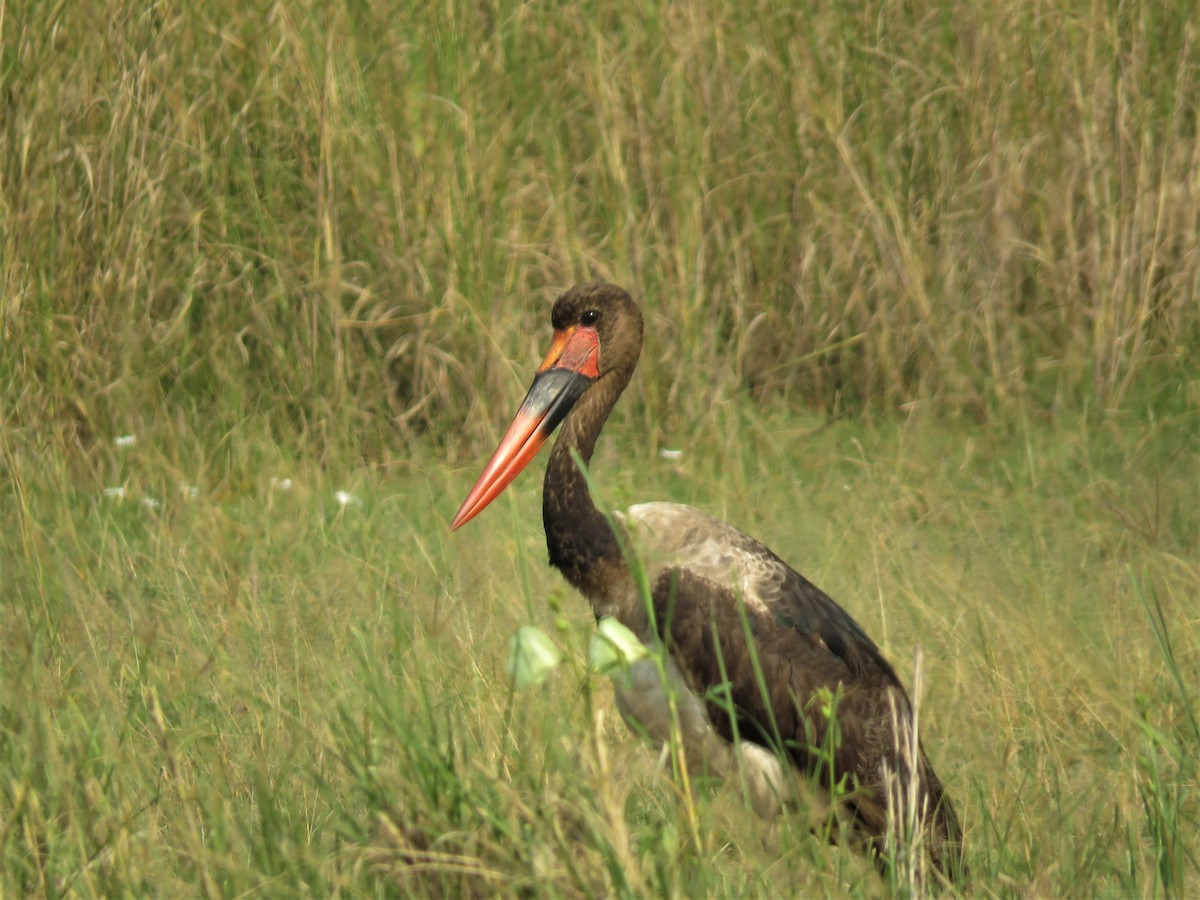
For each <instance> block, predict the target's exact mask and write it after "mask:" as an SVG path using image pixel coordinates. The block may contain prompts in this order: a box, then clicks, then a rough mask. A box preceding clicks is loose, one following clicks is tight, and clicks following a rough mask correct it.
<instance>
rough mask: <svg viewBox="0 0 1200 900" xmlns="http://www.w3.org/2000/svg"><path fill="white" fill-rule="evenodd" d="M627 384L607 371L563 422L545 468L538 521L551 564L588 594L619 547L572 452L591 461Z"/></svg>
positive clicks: (618, 556) (615, 557)
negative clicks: (598, 568)
mask: <svg viewBox="0 0 1200 900" xmlns="http://www.w3.org/2000/svg"><path fill="white" fill-rule="evenodd" d="M628 380H629V379H628V376H625V378H623V379H622V378H620V377H616V373H610V375H609V377H607V378H603V379H601V380H600V381H597V382H596V383H595V384H594V385H592V387H591V388H589V389H588V391H587V392H586V393H585V394H584V395H583V396H582V397H581V398H580V399H579V402H578V403H577V404H576V405H575V408H574V409H572V410H571V412H570V413H569V414H568V415H567V418H566V420H565V421H564V422H563V426H562V432H561V433H560V434H559V436H558V441H557V442H556V443H555V445H554V449H553V450H552V451H551V452H550V462H549V463H548V465H547V466H546V481H545V483H544V485H543V490H542V521H543V524H544V525H545V528H546V546H547V549H548V550H549V551H550V564H551V565H553V566H554V567H555V568H557V569H558V570H559V571H561V572H562V573H563V575H564V576H566V579H567V580H568V581H569V582H571V584H572V585H574V586H575V588H577V589H578V590H580V591H582V592H583V593H584V594H586V595H588V596H592V595H593V593H594V590H595V588H596V587H597V586H596V585H594V584H593V583H592V582H593V580H594V579H595V577H596V575H595V570H596V563H597V562H599V561H600V560H606V561H612V562H620V560H621V548H620V546H619V545H618V543H617V540H616V537H615V536H614V535H613V533H612V529H611V528H610V526H609V523H608V520H607V519H606V518H605V517H604V514H603V513H601V512H600V510H598V509H597V508H596V504H595V503H594V502H593V500H592V494H591V491H589V490H588V484H587V479H586V478H585V477H584V474H583V472H582V471H581V470H580V466H579V464H578V463H577V462H576V454H578V458H579V460H580V461H582V462H583V463H584V464H585V465H586V464H588V463H590V462H591V459H592V452H593V451H594V450H595V449H596V438H597V437H599V435H600V430H601V429H602V428H603V427H604V422H605V421H606V420H607V419H608V414H609V413H610V412H612V408H613V405H614V404H615V403H616V402H617V398H618V397H619V396H620V394H621V391H622V390H623V389H624V387H625V384H626V383H627V382H628Z"/></svg>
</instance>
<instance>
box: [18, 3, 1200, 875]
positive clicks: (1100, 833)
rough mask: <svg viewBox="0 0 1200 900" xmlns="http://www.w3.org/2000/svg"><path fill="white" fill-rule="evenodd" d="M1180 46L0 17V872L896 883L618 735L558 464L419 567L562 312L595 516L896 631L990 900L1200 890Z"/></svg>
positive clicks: (764, 20) (1049, 20) (1189, 182)
mask: <svg viewBox="0 0 1200 900" xmlns="http://www.w3.org/2000/svg"><path fill="white" fill-rule="evenodd" d="M1193 19H1194V16H1193V15H1191V10H1190V6H1189V4H1187V3H1179V2H1168V3H1158V4H1154V3H1137V2H1128V3H1087V4H1085V3H1075V2H1069V0H1041V2H1031V3H1025V4H1016V5H1013V4H1008V5H1004V4H968V3H961V2H960V3H951V4H947V5H944V6H942V7H939V8H936V9H926V8H924V7H922V6H921V5H919V4H918V5H912V4H903V3H897V2H892V0H882V2H879V3H875V4H832V5H831V4H808V5H802V4H782V3H773V2H765V0H764V2H758V3H751V4H640V5H639V4H614V3H608V2H600V3H596V4H591V5H590V6H587V7H579V8H576V7H571V6H567V7H556V6H553V5H538V4H525V5H502V4H495V3H484V4H479V3H475V4H456V3H453V2H451V3H440V4H412V5H404V4H378V3H339V2H332V3H321V4H282V3H275V4H269V3H260V4H254V5H252V6H251V7H247V6H246V5H245V4H234V3H229V2H222V0H217V2H212V3H208V4H182V3H177V2H172V0H166V2H160V3H156V4H151V5H148V6H146V5H143V6H137V5H130V4H117V3H100V4H90V5H89V4H78V3H57V4H51V3H37V2H15V3H14V2H10V0H0V522H3V523H4V527H3V528H2V529H0V575H2V583H3V585H4V589H5V590H4V592H3V595H2V597H0V760H2V761H3V762H2V764H0V893H37V894H61V893H68V892H69V893H78V894H105V895H108V894H126V893H168V892H173V891H175V890H180V889H190V890H192V891H197V890H198V891H201V892H204V893H208V894H213V895H216V894H221V895H225V894H232V893H240V892H244V891H250V890H254V891H270V892H272V893H297V894H298V893H332V892H335V891H346V892H351V891H352V892H355V893H359V892H363V893H378V894H382V893H391V892H394V891H396V890H400V891H412V892H415V893H420V894H443V893H447V892H456V893H491V892H493V891H496V890H502V891H509V892H521V891H525V890H529V891H544V892H549V893H560V894H571V895H584V894H588V895H590V894H636V895H644V894H647V893H663V894H673V895H679V894H685V895H689V896H690V895H702V894H726V895H739V894H745V893H760V894H770V895H775V894H777V893H779V892H780V891H781V890H782V891H799V892H804V891H836V892H838V893H843V892H849V893H860V892H861V893H874V892H876V891H878V890H879V887H880V884H881V882H880V881H879V879H878V877H877V875H876V874H875V872H874V871H873V870H872V869H871V868H870V866H869V865H868V864H866V863H865V862H864V861H863V860H861V859H860V858H859V857H857V856H855V855H854V854H853V853H849V852H846V851H844V850H843V849H832V848H828V847H825V846H824V845H823V843H822V842H820V841H817V840H814V839H813V838H812V837H811V836H810V835H809V834H808V833H807V831H805V830H803V829H795V828H788V827H787V825H786V823H778V824H776V825H774V826H763V825H762V824H761V823H758V822H757V821H756V820H755V819H754V818H753V817H752V816H748V815H747V814H746V811H745V810H744V809H742V804H740V803H739V802H738V800H737V797H736V796H735V795H736V791H734V792H733V794H730V793H729V792H726V791H721V790H717V789H713V788H710V787H709V786H706V785H698V786H695V791H694V793H695V798H694V800H693V799H692V797H691V794H688V795H686V797H685V796H684V795H682V794H680V789H679V788H678V786H677V785H675V784H674V783H673V782H671V781H670V780H669V779H664V778H662V777H660V775H659V774H658V773H657V772H656V771H655V770H654V765H653V760H652V759H649V758H648V757H647V755H646V754H645V753H644V751H643V750H642V749H641V748H639V747H638V746H637V745H636V743H635V742H632V741H631V740H630V739H629V738H628V737H627V736H626V735H625V733H624V732H623V731H622V730H621V729H620V728H619V727H618V726H617V724H616V723H614V722H613V715H612V713H611V706H610V701H609V700H608V697H607V694H606V692H605V691H604V690H603V685H602V684H599V683H597V682H595V681H594V679H593V678H592V676H591V675H589V674H588V672H587V671H586V667H585V666H584V665H583V664H582V662H581V660H582V659H583V653H582V648H583V647H584V646H585V645H586V635H587V632H588V628H589V623H588V621H587V616H586V612H585V610H584V607H583V606H582V604H581V603H579V601H578V599H577V598H575V597H573V596H570V595H569V594H568V593H567V592H566V589H565V588H564V587H563V586H562V584H561V583H560V582H559V581H558V580H557V579H556V577H554V576H553V575H552V574H551V573H549V572H547V571H546V569H545V566H544V565H543V559H544V556H543V553H544V551H543V549H542V547H541V545H540V540H541V533H540V530H539V529H538V528H537V527H536V522H537V515H536V506H537V504H536V493H537V488H536V485H535V484H534V481H535V479H533V478H528V479H527V480H526V482H522V483H518V484H517V485H515V486H514V488H513V489H512V491H511V494H512V499H511V500H508V499H506V500H504V501H502V502H500V503H498V504H496V505H495V507H494V508H493V509H491V510H489V513H488V515H489V517H490V521H489V522H487V523H482V524H481V525H480V526H478V527H475V526H473V530H472V531H470V532H466V533H464V534H462V535H457V536H456V537H455V538H453V539H450V538H448V537H447V535H446V534H445V531H444V528H445V521H446V520H447V519H448V516H449V514H450V513H452V511H453V506H454V503H455V501H457V500H458V499H459V498H460V495H461V494H462V492H463V491H464V489H465V488H466V487H467V482H468V481H469V478H470V477H471V476H472V475H474V474H475V472H474V471H473V470H475V469H476V468H477V465H478V462H479V460H480V457H481V456H482V455H483V454H484V453H485V452H486V450H487V449H488V447H487V445H488V444H489V443H490V442H491V441H492V440H493V439H494V438H495V436H496V429H497V427H498V426H500V425H501V424H502V419H503V417H504V416H505V415H506V414H507V413H508V412H509V410H508V409H507V404H508V403H510V402H511V401H512V400H513V399H514V397H515V395H516V394H517V393H518V392H519V390H520V386H521V385H522V384H523V382H525V380H526V378H527V375H528V367H529V365H530V364H532V362H533V361H535V360H536V358H537V357H538V356H539V351H540V350H542V349H543V346H542V344H543V342H544V340H545V337H546V328H547V323H546V308H547V303H548V301H549V300H550V299H551V298H552V297H553V296H554V295H555V294H556V293H557V292H558V291H559V290H560V289H562V288H563V287H564V286H566V285H568V284H570V283H572V282H574V281H576V280H580V279H584V278H606V279H611V280H615V281H618V282H620V283H622V284H624V285H626V286H628V287H630V288H631V289H632V290H633V292H634V293H635V295H636V296H638V297H639V299H640V300H641V302H642V304H643V306H644V308H645V310H646V312H647V320H648V326H649V327H648V331H647V351H646V353H645V355H644V356H643V361H642V363H641V368H640V370H639V373H638V375H637V376H636V380H635V382H634V386H633V387H632V388H631V390H630V392H629V396H628V397H627V398H626V399H625V400H624V401H623V403H622V406H621V409H620V410H618V413H617V415H616V416H615V417H614V420H613V425H612V427H611V431H612V433H613V434H612V436H611V437H610V438H609V439H608V440H606V442H605V443H603V444H602V445H601V447H600V449H599V452H598V454H597V458H596V461H595V462H596V473H597V478H598V479H599V480H600V481H601V483H602V484H603V485H604V487H605V490H606V492H607V496H608V497H609V498H610V499H612V500H613V502H614V503H615V504H616V505H618V506H619V505H623V504H624V503H625V502H626V501H629V500H633V499H635V498H643V499H644V498H648V497H669V498H672V499H678V500H682V501H685V502H694V503H697V504H699V505H703V506H705V507H706V508H707V509H709V510H711V511H712V512H714V513H717V514H720V515H722V516H725V517H727V518H729V519H730V520H731V521H733V522H735V523H736V524H739V525H742V526H744V527H746V528H748V529H749V530H751V531H752V532H754V533H756V534H760V535H761V536H763V537H765V538H768V539H769V543H770V544H771V545H772V546H773V547H775V549H776V550H778V551H779V552H780V553H781V555H783V556H784V557H785V558H787V559H788V560H789V561H791V562H794V563H795V564H797V565H798V566H799V567H800V568H801V569H802V570H803V571H804V572H805V573H806V574H807V575H808V576H809V577H811V578H812V579H813V580H814V581H816V582H817V583H818V584H821V585H822V586H823V587H825V588H826V589H827V590H828V591H829V592H830V593H831V594H833V596H835V597H837V598H838V599H839V600H841V601H842V602H843V603H844V605H846V606H847V607H848V608H849V609H850V610H851V612H852V613H853V614H854V615H855V617H856V618H858V619H860V621H862V622H863V624H864V625H865V626H866V627H867V630H868V631H869V632H870V633H871V634H872V635H874V636H876V637H877V638H878V639H879V640H880V641H881V643H882V644H883V646H884V647H885V649H886V650H887V652H888V653H889V655H890V656H891V657H892V658H893V659H905V658H907V657H908V655H909V654H910V653H911V650H912V647H913V645H914V644H916V643H918V642H919V643H920V644H921V645H922V648H923V652H924V660H925V679H926V685H927V687H926V697H925V702H924V705H923V707H922V723H921V724H922V733H923V740H924V741H925V742H926V747H927V749H928V750H929V752H930V755H931V757H932V759H933V762H934V764H935V766H936V767H937V768H938V771H939V773H941V774H943V780H944V781H946V783H947V785H948V789H949V790H950V793H951V795H952V796H953V797H954V798H955V800H956V801H957V803H958V805H959V806H960V808H961V811H962V813H963V818H964V822H965V825H966V828H967V856H968V860H967V862H968V864H969V866H970V869H971V871H972V873H973V877H974V879H975V880H974V889H975V890H976V891H978V892H980V893H984V894H991V893H996V894H1007V893H1033V894H1038V893H1041V894H1050V893H1085V894H1093V893H1102V894H1103V893H1107V894H1130V893H1132V894H1144V895H1158V894H1164V893H1165V894H1168V895H1173V896H1185V895H1187V894H1190V893H1194V892H1195V890H1196V888H1197V879H1198V877H1200V876H1198V875H1197V859H1196V854H1195V851H1194V850H1193V849H1192V848H1193V847H1194V846H1195V845H1196V840H1195V838H1196V834H1197V827H1196V826H1197V820H1198V818H1200V812H1198V807H1197V791H1198V789H1200V788H1198V786H1197V772H1196V766H1195V763H1194V760H1195V758H1196V745H1197V742H1198V741H1200V736H1198V735H1197V734H1196V733H1195V717H1196V701H1195V697H1196V685H1197V683H1198V681H1200V677H1198V674H1197V673H1198V666H1200V636H1198V632H1197V621H1196V615H1195V598H1196V596H1197V595H1198V594H1200V575H1198V568H1197V567H1198V565H1200V562H1198V561H1200V519H1198V514H1197V509H1198V508H1200V497H1198V496H1197V494H1198V493H1200V488H1198V486H1197V476H1196V472H1197V470H1198V467H1200V433H1198V432H1200V420H1198V418H1197V409H1198V407H1200V373H1198V370H1197V366H1196V362H1195V360H1196V358H1197V353H1198V352H1200V302H1198V301H1200V296H1198V293H1200V250H1198V248H1200V141H1198V140H1197V111H1198V106H1200V101H1198V100H1197V98H1198V97H1200V51H1198V50H1197V37H1198V36H1197V31H1196V25H1195V23H1194V22H1193ZM726 401H729V402H726ZM844 413H853V415H849V416H843V415H842V414H844ZM839 417H840V418H839ZM126 434H130V435H134V436H136V443H134V444H133V445H132V446H130V445H129V444H128V443H123V444H122V445H121V446H117V445H116V444H114V440H115V438H117V437H118V436H121V435H126ZM664 446H666V447H683V448H684V449H685V454H684V457H683V458H682V460H680V461H677V462H668V461H661V460H659V459H658V458H657V457H655V456H649V455H640V454H649V453H651V452H653V451H654V450H657V449H658V448H659V447H664ZM629 460H634V464H630V463H629ZM621 461H624V462H625V464H624V465H621V464H619V462H621ZM285 479H290V480H291V481H290V482H288V483H291V484H292V487H291V488H290V489H286V488H285V487H284V486H283V485H284V484H285ZM105 488H111V489H113V490H111V491H110V493H109V494H108V495H106V494H105V493H104V489H105ZM118 489H119V490H118ZM339 490H341V491H346V492H348V494H350V495H353V496H352V497H347V498H344V499H346V500H347V502H346V503H345V504H344V505H343V504H341V503H340V502H339V501H338V500H337V499H335V491H339ZM1131 573H1132V574H1131ZM530 621H537V622H540V623H541V624H542V625H543V626H545V627H547V628H550V629H551V630H553V631H554V632H555V634H556V637H557V639H558V640H559V641H560V643H561V644H562V646H563V647H564V649H566V650H567V651H568V652H567V659H568V664H567V667H566V668H565V669H564V670H563V671H561V672H560V673H559V674H558V675H556V676H555V677H554V679H552V680H551V682H550V683H548V684H547V685H546V686H545V687H543V688H540V689H538V692H536V693H537V695H536V696H534V695H526V694H513V693H512V692H511V691H510V686H509V685H508V683H507V679H506V677H505V674H504V665H503V661H504V657H505V649H504V648H505V644H506V641H507V638H508V635H509V634H510V633H511V632H512V631H513V630H514V629H515V628H516V627H517V626H518V625H519V624H521V623H525V622H530ZM697 810H698V812H697ZM693 814H696V815H699V816H700V817H701V819H702V824H703V826H704V827H702V828H699V829H697V828H695V827H694V822H693V820H692V819H691V818H690V817H691V816H692V815H693Z"/></svg>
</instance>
